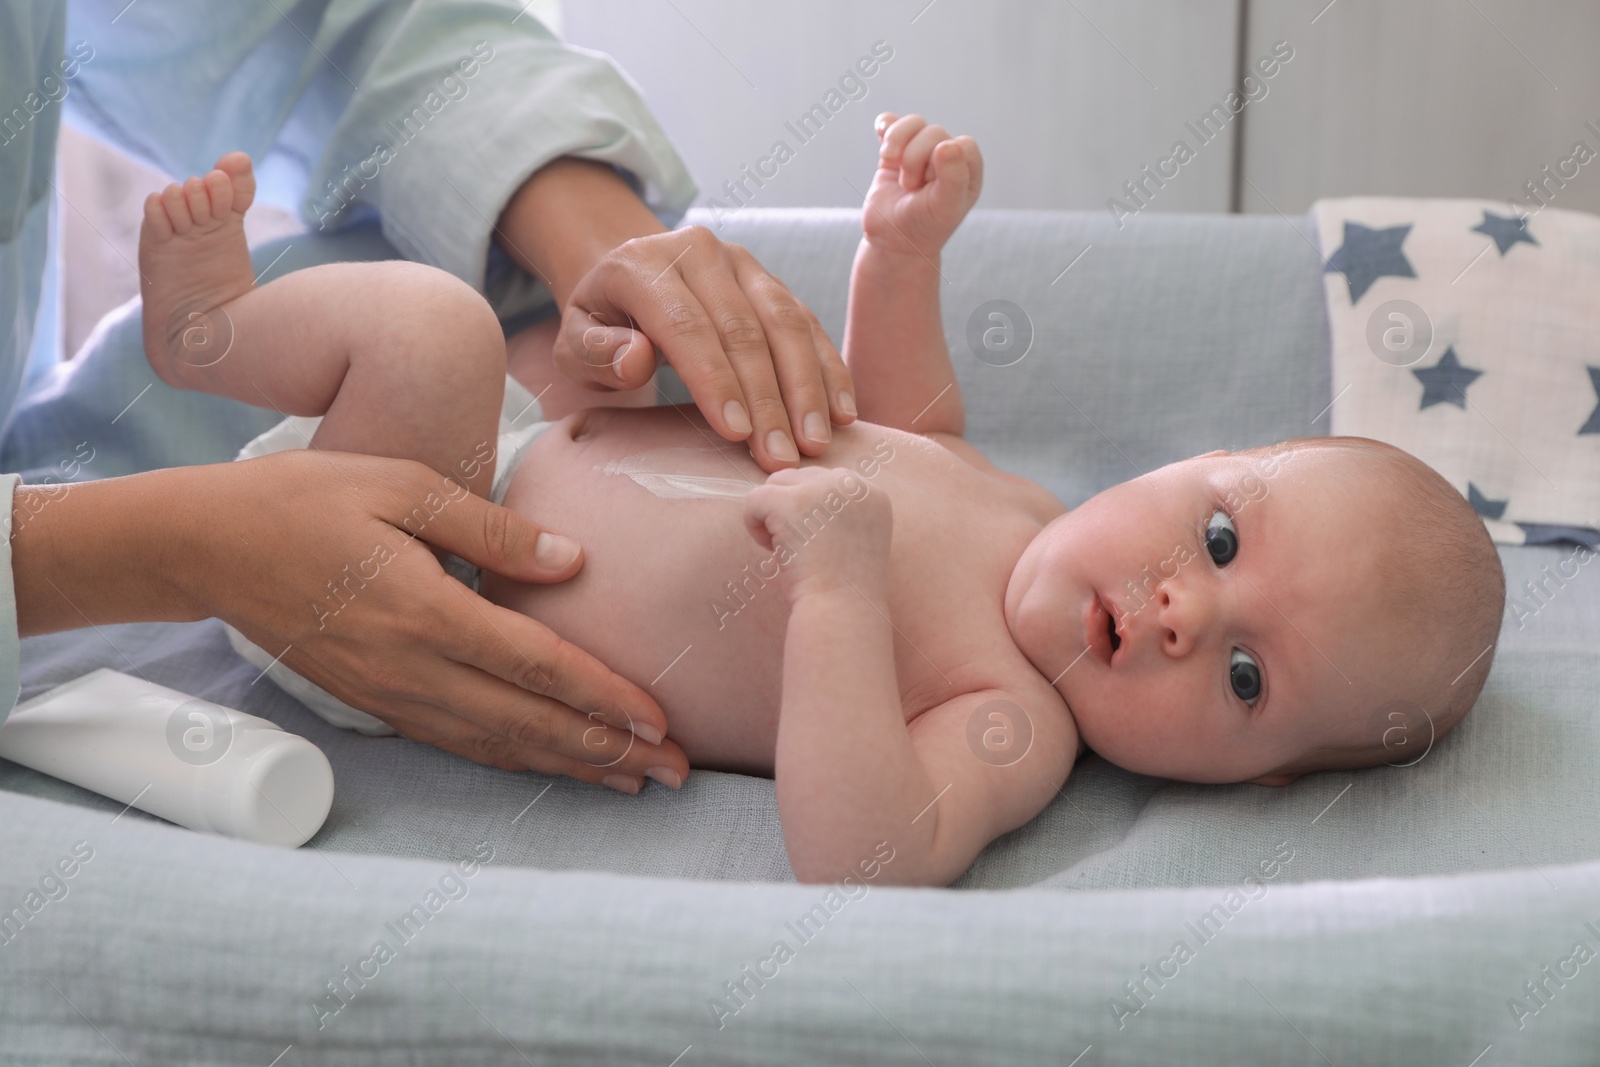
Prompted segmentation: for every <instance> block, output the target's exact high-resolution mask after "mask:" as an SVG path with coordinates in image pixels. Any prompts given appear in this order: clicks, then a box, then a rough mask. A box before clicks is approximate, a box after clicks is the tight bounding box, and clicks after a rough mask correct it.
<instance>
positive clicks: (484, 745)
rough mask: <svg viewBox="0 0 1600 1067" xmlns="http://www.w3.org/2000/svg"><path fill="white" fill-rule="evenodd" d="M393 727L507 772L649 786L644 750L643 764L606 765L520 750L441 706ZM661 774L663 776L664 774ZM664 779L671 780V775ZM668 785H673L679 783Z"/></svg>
mask: <svg viewBox="0 0 1600 1067" xmlns="http://www.w3.org/2000/svg"><path fill="white" fill-rule="evenodd" d="M567 714H572V712H571V711H570V709H567ZM390 725H392V726H394V728H395V729H396V730H398V731H399V732H400V734H401V736H403V737H406V738H408V739H409V740H412V741H419V742H421V743H423V744H428V745H433V746H434V747H436V748H440V749H443V750H444V751H446V752H449V753H451V754H452V755H456V756H460V757H462V758H463V759H469V760H472V761H473V762H474V763H482V764H485V765H486V766H490V767H499V768H501V769H503V770H510V771H524V770H532V771H537V772H539V773H540V774H551V775H561V776H564V777H567V778H576V779H577V780H578V781H580V782H588V783H589V784H591V785H603V786H606V787H608V788H611V789H616V790H617V791H619V792H623V793H637V792H638V791H639V789H640V787H641V786H642V785H643V782H644V777H645V775H644V768H635V767H633V766H632V764H633V763H635V762H644V761H645V760H647V759H648V757H647V756H646V755H645V753H644V752H643V751H641V752H640V753H639V754H638V758H637V759H634V760H625V761H623V762H620V763H616V764H612V765H609V766H601V765H597V764H593V763H588V762H585V761H584V760H580V759H575V758H573V757H571V756H566V755H562V754H560V753H556V752H550V751H543V750H538V751H535V750H529V749H525V748H519V747H517V746H515V745H512V744H510V743H509V739H507V738H503V737H501V736H500V735H496V734H493V733H492V731H489V730H486V729H485V728H484V727H482V726H480V725H478V724H477V723H474V722H471V721H470V720H467V719H463V718H460V717H459V716H456V715H453V714H450V713H449V712H447V711H444V710H443V709H440V708H435V707H427V708H425V709H419V714H417V715H416V716H415V717H412V716H406V717H404V718H400V717H393V718H392V719H391V720H390ZM660 763H661V765H662V766H667V765H668V763H669V761H667V760H664V759H663V760H661V761H660ZM657 773H658V774H661V773H662V772H661V771H659V770H658V771H657ZM673 773H674V774H675V773H676V771H673ZM663 777H667V778H669V779H670V778H671V775H670V774H668V775H663ZM675 781H676V782H677V784H678V785H681V784H682V781H683V779H682V777H681V776H680V777H678V778H676V779H675ZM666 784H667V785H673V780H669V781H668V782H667V783H666ZM674 787H676V786H674Z"/></svg>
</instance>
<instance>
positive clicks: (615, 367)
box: [611, 343, 633, 378]
mask: <svg viewBox="0 0 1600 1067" xmlns="http://www.w3.org/2000/svg"><path fill="white" fill-rule="evenodd" d="M632 347H633V345H632V344H631V343H630V344H625V345H623V346H622V347H621V348H619V349H617V354H616V355H614V356H612V357H611V373H612V374H615V375H616V376H617V377H618V378H620V377H622V357H624V356H626V355H627V354H628V349H630V348H632Z"/></svg>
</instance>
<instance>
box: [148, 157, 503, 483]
mask: <svg viewBox="0 0 1600 1067" xmlns="http://www.w3.org/2000/svg"><path fill="white" fill-rule="evenodd" d="M254 193H255V178H254V175H253V174H252V172H251V169H250V160H249V157H247V156H245V155H244V154H243V153H240V152H234V153H230V154H229V155H226V156H224V157H222V159H220V160H218V161H217V169H216V170H213V171H212V172H211V173H209V174H207V175H206V176H205V177H204V178H203V179H201V178H190V179H189V180H188V182H186V183H185V184H184V185H182V186H178V185H172V186H169V187H168V188H167V189H166V190H165V191H164V192H163V193H161V194H159V195H154V194H153V195H152V196H151V197H150V198H149V199H148V200H146V202H145V219H144V226H143V229H142V230H141V232H140V235H139V272H140V276H141V291H142V292H143V295H144V342H145V353H146V355H147V356H148V357H149V359H150V363H151V366H152V367H154V369H155V371H156V373H157V374H158V375H160V376H161V378H162V380H164V381H166V382H167V383H168V384H171V385H174V386H177V387H179V388H183V389H197V390H202V391H204V392H208V393H214V394H216V395H218V396H228V397H232V398H234V399H236V400H242V401H244V402H245V403H247V404H253V405H255V406H257V407H270V408H274V409H276V410H278V411H279V412H281V413H282V414H284V415H323V416H324V418H323V421H322V425H321V427H320V428H319V429H318V430H317V433H316V435H315V436H314V437H313V439H312V440H311V441H310V442H308V444H310V445H311V446H312V447H316V448H326V449H336V450H340V451H350V452H364V453H367V454H370V455H379V456H394V457H398V458H402V459H415V460H419V461H420V462H422V463H425V464H427V465H428V466H430V467H432V468H433V469H434V470H436V471H439V472H440V473H441V474H446V475H451V476H454V477H455V478H456V479H457V480H458V481H460V482H462V483H463V484H465V485H466V486H467V487H468V488H469V489H471V490H472V491H473V492H476V493H478V494H479V495H487V493H488V489H489V485H490V483H491V481H492V480H493V463H492V461H489V462H486V461H485V459H484V457H485V456H491V457H492V455H493V452H494V447H495V441H496V436H497V431H498V425H499V414H500V402H501V398H502V396H503V394H504V389H505V343H504V340H503V337H502V334H501V332H500V326H499V323H498V322H497V321H496V319H495V316H494V312H493V311H492V310H491V309H490V308H489V306H488V304H487V303H486V302H485V301H484V300H483V298H482V297H480V296H479V295H478V294H477V293H475V292H473V290H472V289H471V288H470V287H469V286H467V285H465V284H464V283H462V282H461V281H459V280H457V279H456V278H454V277H452V276H451V275H449V274H446V273H445V272H443V271H440V270H435V269H434V268H432V267H425V266H422V265H420V264H415V263H405V262H390V263H335V264H329V265H326V266H321V267H312V268H308V269H306V270H301V271H295V272H294V273H292V274H288V275H285V276H284V277H283V278H280V279H277V280H275V281H273V282H270V283H268V284H267V285H263V286H259V287H258V286H256V285H255V282H254V278H253V275H252V269H251V266H250V257H249V250H248V248H247V246H246V242H245V238H244V225H243V221H244V212H245V210H246V209H247V208H248V207H249V206H250V201H251V199H252V198H253V196H254Z"/></svg>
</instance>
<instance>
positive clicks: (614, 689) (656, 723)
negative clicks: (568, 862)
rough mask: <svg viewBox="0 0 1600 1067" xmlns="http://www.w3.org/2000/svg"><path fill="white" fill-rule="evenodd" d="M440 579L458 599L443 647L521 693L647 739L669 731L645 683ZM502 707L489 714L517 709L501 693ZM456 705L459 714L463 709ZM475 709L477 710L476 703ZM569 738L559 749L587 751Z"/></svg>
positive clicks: (517, 614) (444, 632) (444, 630)
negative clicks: (549, 700)
mask: <svg viewBox="0 0 1600 1067" xmlns="http://www.w3.org/2000/svg"><path fill="white" fill-rule="evenodd" d="M440 581H441V584H442V585H443V586H444V587H445V588H448V589H449V590H450V591H451V594H452V599H453V600H454V601H455V603H454V604H453V605H449V604H447V605H445V607H446V608H447V611H446V614H445V618H446V619H447V623H446V625H445V626H444V627H442V628H441V629H442V632H441V633H439V634H438V648H439V651H440V652H441V653H442V654H444V655H446V656H448V657H449V658H451V659H452V660H455V661H456V662H458V663H463V664H466V665H468V666H472V667H476V668H478V669H479V670H480V671H482V672H484V673H485V674H488V675H492V676H493V677H495V678H498V679H502V680H503V681H505V682H507V683H509V684H510V685H511V686H515V687H516V688H517V689H519V690H522V691H523V693H524V694H528V693H532V694H537V695H539V696H542V697H547V698H549V699H551V700H553V701H555V702H557V703H559V704H565V705H567V706H569V707H571V708H572V709H574V710H575V711H577V712H579V713H580V714H582V715H590V714H591V713H592V714H593V715H594V716H595V721H598V722H601V723H607V724H609V725H611V726H614V727H616V728H618V729H620V730H627V731H630V732H632V733H634V734H636V735H638V736H639V737H640V738H642V739H644V740H646V741H650V742H658V741H660V740H661V738H663V737H664V736H665V735H666V733H667V720H666V716H665V715H664V714H662V711H661V708H660V706H659V705H657V704H656V702H655V700H654V699H652V698H651V696H650V694H648V693H646V692H645V691H644V690H643V689H640V688H639V687H638V686H636V685H634V684H633V683H632V682H630V681H628V680H627V679H626V678H624V677H622V676H621V675H620V674H616V673H615V672H613V671H612V670H611V669H610V668H609V667H607V666H606V665H605V664H603V663H601V662H600V661H599V660H598V659H596V658H595V657H593V656H591V655H590V654H589V653H587V652H585V651H584V650H583V649H581V648H579V647H578V646H577V645H574V644H572V643H571V642H570V641H567V640H565V639H563V638H562V637H561V636H560V635H559V634H557V633H555V631H553V630H551V629H550V628H549V627H547V626H545V625H544V624H543V623H540V622H537V621H535V620H533V619H530V618H528V617H527V616H526V615H523V614H521V613H520V612H515V611H511V610H510V609H508V608H502V607H500V606H498V605H496V604H491V603H490V602H489V601H487V600H484V599H483V598H482V597H480V596H478V595H477V594H476V593H473V592H471V591H470V590H468V589H467V588H466V586H464V585H462V584H461V583H460V582H457V581H456V580H455V579H454V578H449V577H444V578H441V580H440ZM451 608H453V610H450V609H451ZM502 695H503V697H505V698H506V699H510V698H511V697H513V696H515V694H513V693H510V692H506V693H503V694H502ZM530 706H531V705H530ZM501 709H502V710H501V711H499V712H490V711H485V714H496V715H497V716H498V717H499V718H500V719H501V720H505V719H506V718H507V717H508V716H511V715H512V713H513V711H514V702H513V705H511V706H507V705H506V704H505V701H504V700H503V701H502V703H501ZM456 710H457V712H458V714H459V713H461V711H462V709H461V708H459V707H458V708H457V709H456ZM473 715H474V717H477V709H473ZM502 732H503V731H502ZM565 740H566V741H567V742H568V743H567V744H566V746H565V747H563V748H558V751H563V752H565V753H566V754H567V755H571V756H577V757H579V758H582V757H583V754H584V753H583V750H582V748H581V747H580V746H579V745H578V744H577V743H576V739H575V738H574V737H573V736H566V737H565Z"/></svg>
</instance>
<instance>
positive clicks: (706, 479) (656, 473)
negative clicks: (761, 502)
mask: <svg viewBox="0 0 1600 1067" xmlns="http://www.w3.org/2000/svg"><path fill="white" fill-rule="evenodd" d="M717 455H727V452H725V450H723V449H720V448H711V447H702V448H657V449H653V450H651V451H649V452H636V453H634V454H633V455H631V456H624V457H623V458H622V459H614V460H612V461H611V462H610V463H607V464H606V465H605V466H604V467H596V468H595V470H597V471H601V472H603V473H605V474H621V475H625V476H626V477H628V478H631V479H632V480H633V482H634V484H636V485H638V486H640V487H641V488H643V489H645V490H647V491H648V492H649V493H650V494H651V495H652V496H654V497H656V498H657V499H660V500H712V499H722V500H743V499H744V497H745V494H747V493H749V492H750V490H752V489H754V488H755V487H756V485H758V484H759V483H758V482H753V481H747V480H746V479H744V478H742V477H739V473H740V472H739V469H738V468H737V467H736V466H734V465H733V463H732V460H731V458H730V459H726V460H723V461H722V462H724V463H725V464H726V466H727V469H728V474H727V475H726V476H718V475H711V474H695V473H690V472H689V471H688V470H686V469H685V468H694V467H700V468H704V467H705V466H706V465H707V464H706V460H707V459H708V458H709V457H711V456H717ZM713 465H714V464H713Z"/></svg>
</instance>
